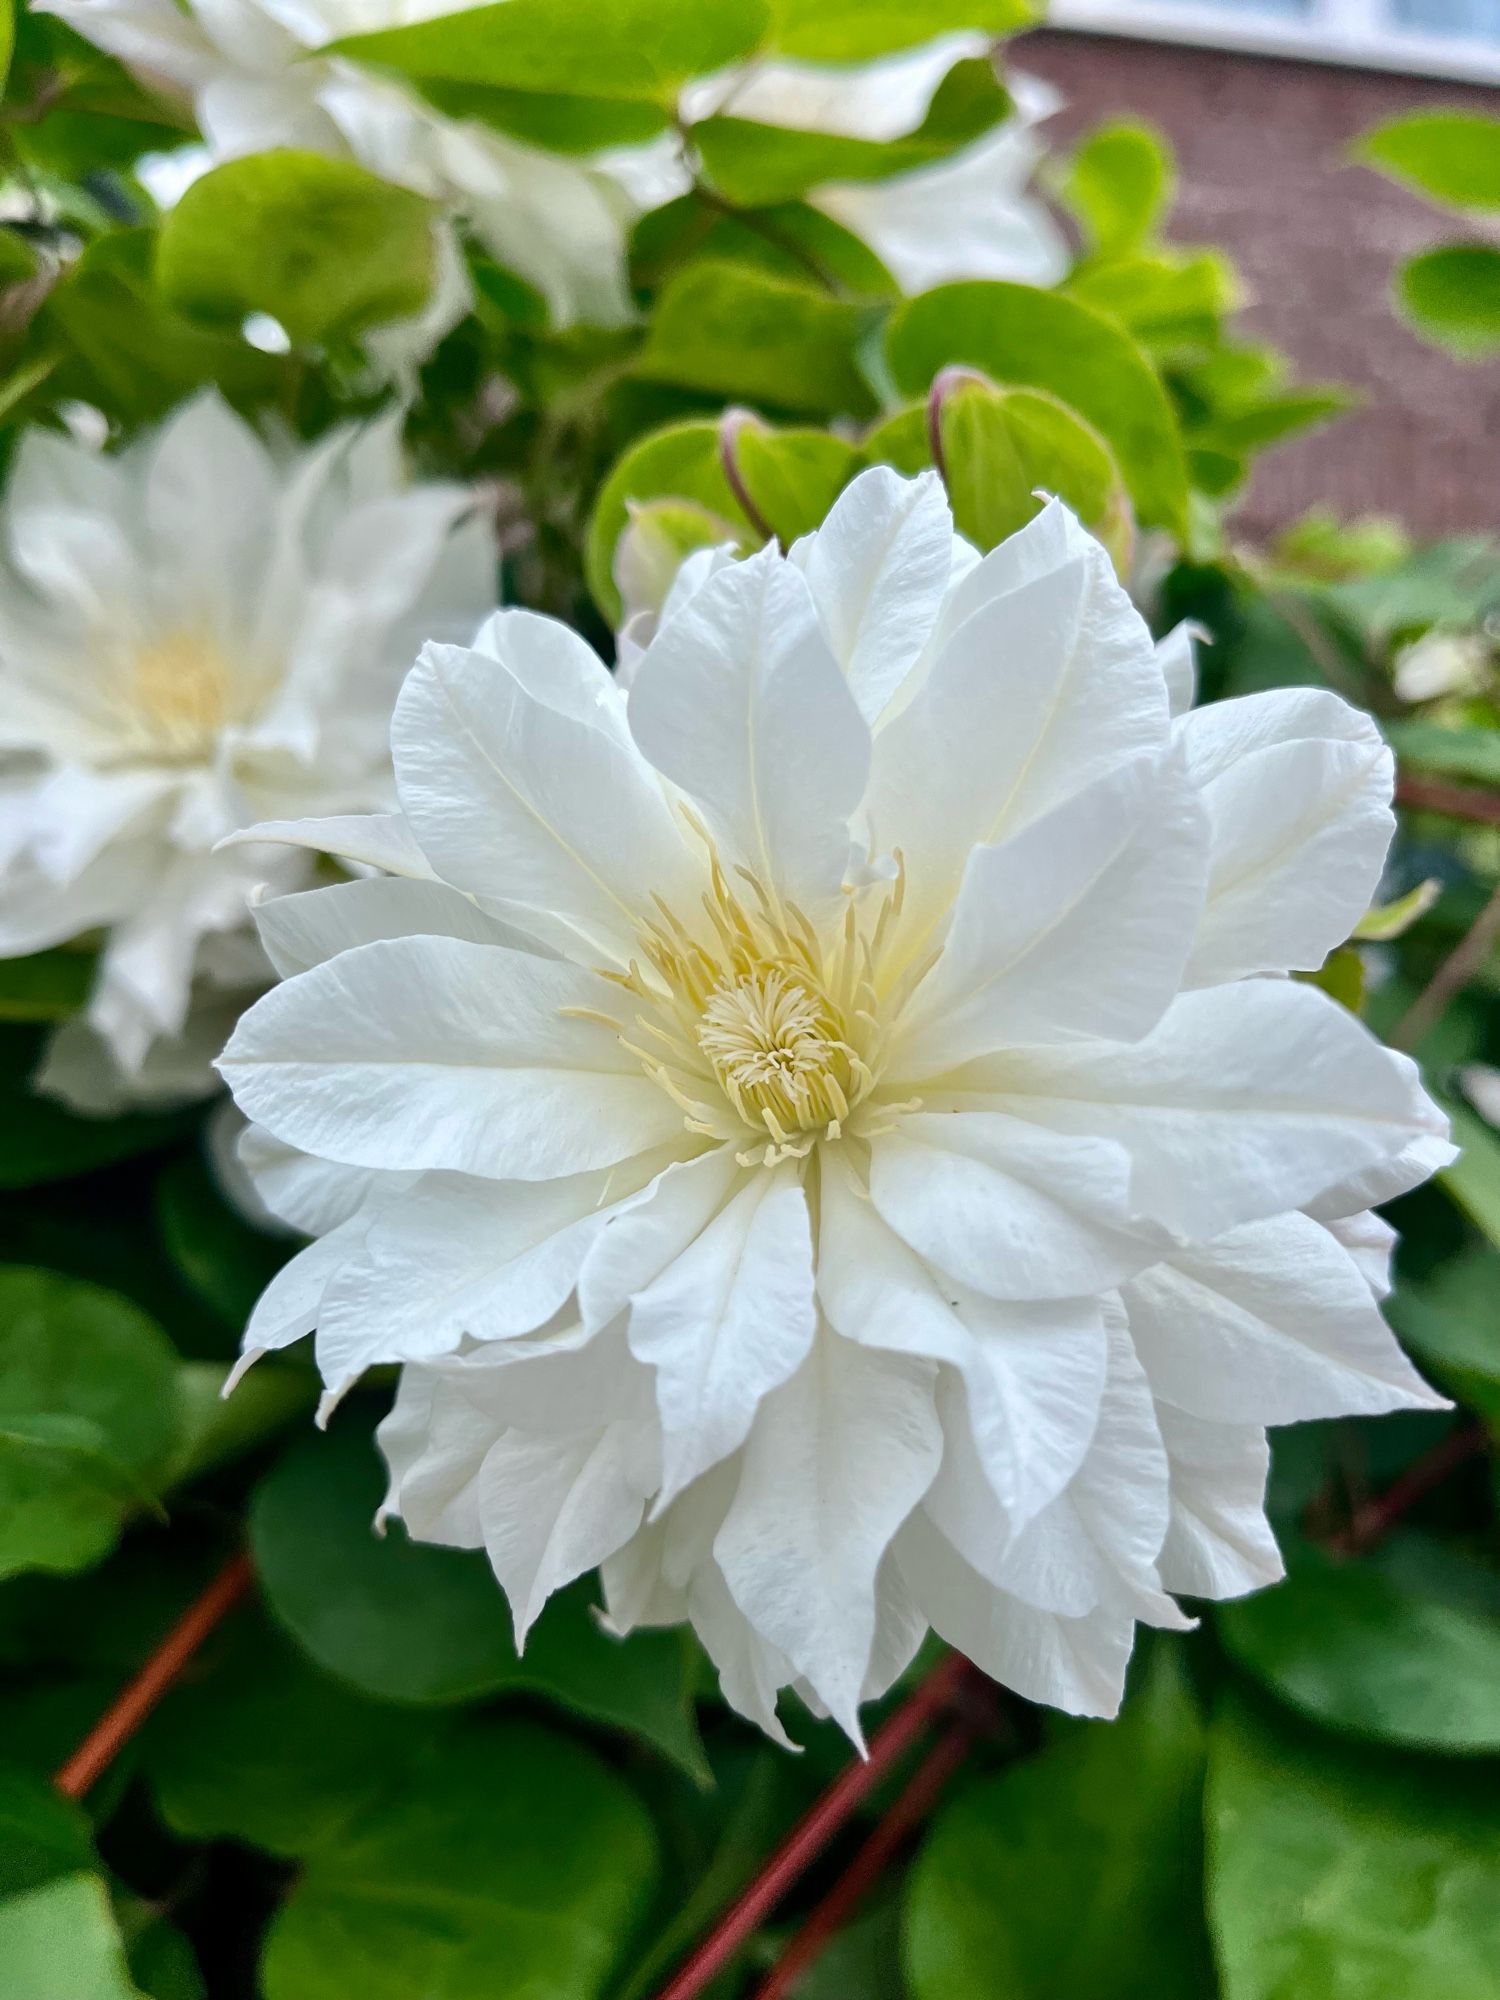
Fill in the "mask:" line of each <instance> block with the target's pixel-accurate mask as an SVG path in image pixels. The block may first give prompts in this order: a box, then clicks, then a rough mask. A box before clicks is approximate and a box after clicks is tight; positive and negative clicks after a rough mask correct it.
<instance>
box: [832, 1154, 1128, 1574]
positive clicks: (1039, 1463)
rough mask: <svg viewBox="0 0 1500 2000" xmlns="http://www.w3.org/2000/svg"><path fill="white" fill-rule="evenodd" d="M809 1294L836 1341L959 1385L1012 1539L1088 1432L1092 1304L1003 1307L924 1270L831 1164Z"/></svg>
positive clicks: (1051, 1493) (1094, 1340) (1073, 1466)
mask: <svg viewBox="0 0 1500 2000" xmlns="http://www.w3.org/2000/svg"><path fill="white" fill-rule="evenodd" d="M818 1295H819V1297H820V1298H821V1300H822V1302H823V1309H824V1311H825V1313H826V1314H827V1316H828V1319H829V1321H830V1323H831V1324H832V1325H833V1326H834V1327H835V1328H837V1330H838V1331H839V1332H840V1333H841V1334H843V1335H844V1336H845V1337H846V1338H847V1339H849V1340H854V1341H859V1342H861V1343H863V1344H864V1345H866V1346H870V1347H877V1348H884V1349H888V1350H889V1351H891V1352H893V1353H897V1354H907V1355H914V1356H925V1357H926V1358H927V1359H929V1360H932V1361H939V1362H942V1363H944V1364H945V1366H947V1367H949V1368H951V1369H953V1370H954V1371H955V1374H956V1375H957V1377H958V1378H959V1379H961V1380H962V1383H963V1389H964V1399H965V1404H966V1411H967V1414H966V1419H965V1421H966V1428H967V1430H968V1432H969V1433H970V1434H971V1435H972V1438H973V1442H974V1447H975V1452H976V1457H977V1463H978V1465H979V1466H980V1467H981V1468H982V1474H983V1477H984V1478H985V1480H986V1481H987V1482H988V1485H989V1487H990V1489H991V1491H992V1492H993V1494H994V1496H995V1501H996V1503H997V1505H998V1506H999V1508H1000V1509H1001V1510H1002V1523H1003V1528H1004V1531H1005V1533H1006V1535H1009V1534H1013V1533H1014V1532H1015V1531H1016V1530H1017V1529H1018V1528H1020V1527H1021V1526H1023V1525H1024V1523H1025V1522H1027V1521H1029V1520H1030V1519H1032V1517H1033V1516H1034V1515H1036V1514H1037V1513H1039V1512H1040V1511H1041V1509H1042V1508H1043V1507H1045V1506H1046V1505H1047V1503H1048V1502H1049V1501H1050V1500H1052V1499H1053V1498H1054V1497H1055V1496H1056V1495H1057V1494H1058V1493H1060V1492H1061V1491H1062V1489H1063V1487H1064V1486H1066V1484H1067V1483H1068V1481H1069V1479H1071V1478H1072V1476H1073V1474H1074V1473H1075V1472H1076V1471H1077V1469H1078V1467H1079V1465H1080V1464H1081V1463H1082V1461H1083V1457H1084V1454H1085V1453H1086V1451H1087V1450H1088V1446H1089V1440H1090V1438H1091V1437H1092V1436H1093V1432H1094V1425H1095V1421H1096V1418H1097V1415H1098V1410H1099V1399H1100V1396H1101V1395H1102V1393H1103V1389H1104V1380H1105V1368H1106V1359H1107V1349H1106V1342H1105V1335H1104V1328H1103V1323H1102V1321H1101V1319H1100V1315H1099V1308H1098V1306H1097V1304H1096V1303H1095V1301H1094V1300H1092V1299H1070V1300H1066V1301H1064V1302H1062V1303H1060V1304H1056V1305H1051V1304H1040V1305H1027V1306H1024V1307H1019V1306H1006V1305H1000V1304H997V1303H996V1302H995V1301H994V1300H990V1299H984V1298H980V1297H979V1296H978V1295H977V1294H975V1293H973V1292H969V1291H966V1290H964V1289H963V1288H961V1287H959V1286H958V1285H955V1284H954V1283H953V1282H952V1281H951V1280H944V1279H943V1278H942V1277H941V1276H940V1275H939V1274H938V1273H937V1272H934V1271H933V1270H932V1269H931V1268H930V1267H929V1266H927V1265H926V1264H924V1263H923V1262H922V1261H921V1259H920V1258H919V1257H917V1256H916V1255H915V1254H914V1253H913V1252H912V1251H911V1250H909V1249H908V1248H907V1246H906V1245H905V1244H904V1243H903V1242H902V1241H901V1240H900V1238H899V1237H898V1236H897V1235H895V1233H894V1232H893V1231H892V1230H890V1229H888V1228H887V1227H886V1226H885V1224H884V1223H883V1222H882V1220H881V1218H880V1216H879V1215H878V1214H877V1213H876V1211H875V1209H874V1208H873V1207H872V1205H871V1204H870V1203H869V1202H868V1201H867V1200H865V1199H864V1198H863V1197H862V1196H861V1195H860V1193H859V1191H858V1190H857V1188H856V1187H855V1186H854V1185H853V1183H852V1182H851V1180H850V1179H849V1177H848V1175H847V1174H845V1173H841V1172H840V1171H839V1170H838V1168H837V1166H836V1165H835V1163H833V1162H832V1161H830V1162H828V1163H827V1164H826V1167H825V1172H824V1174H823V1180H822V1203H821V1215H820V1222H819V1234H818Z"/></svg>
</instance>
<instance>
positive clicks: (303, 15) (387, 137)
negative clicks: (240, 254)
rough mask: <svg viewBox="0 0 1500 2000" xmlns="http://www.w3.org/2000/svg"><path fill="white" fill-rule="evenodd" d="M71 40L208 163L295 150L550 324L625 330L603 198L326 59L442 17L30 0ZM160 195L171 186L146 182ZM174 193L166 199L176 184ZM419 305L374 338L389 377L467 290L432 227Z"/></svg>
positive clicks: (407, 11)
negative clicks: (188, 124) (513, 285)
mask: <svg viewBox="0 0 1500 2000" xmlns="http://www.w3.org/2000/svg"><path fill="white" fill-rule="evenodd" d="M42 4H43V11H45V12H49V13H54V14H57V15H58V16H59V17H60V18H61V19H62V20H64V21H66V22H67V24H68V26H69V27H71V28H73V29H75V30H76V31H77V32H78V33H79V34H80V35H83V36H86V37H87V39H88V40H89V41H91V42H93V43H95V44H96V45H97V46H98V47H99V48H102V49H105V50H107V51H108V53H109V54H110V55H113V56H115V57H117V58H118V59H119V60H120V61H121V62H123V63H125V64H126V65H127V66H128V67H129V68H130V69H132V70H134V71H135V72H136V73H137V74H138V75H140V76H141V77H143V78H145V79H146V80H147V81H149V82H153V83H155V84H156V85H157V86H158V87H165V88H166V89H167V90H168V91H169V92H170V93H172V94H175V95H177V96H179V97H181V98H182V99H183V100H184V101H185V102H186V104H187V105H188V106H189V108H190V109H191V111H192V113H193V116H194V118H195V119H196V121H197V124H198V127H199V130H200V131H201V132H202V134H203V138H204V140H205V142H206V145H207V148H208V151H209V153H210V155H211V157H212V159H213V160H214V161H215V162H216V163H217V162H218V161H221V160H229V159H234V158H237V157H238V156H240V155H241V154H245V153H259V152H265V151H269V150H270V149H272V148H274V147H282V146H288V147H295V148H299V149H302V150H304V151H309V152H315V153H327V154H331V155H333V156H335V157H338V158H352V159H355V160H358V161H359V162H360V163H361V164H362V165H363V166H366V167H368V168H369V169H370V170H371V172H373V173H376V174H379V175H380V176H381V177H382V178H383V179H386V180H390V181H395V182H399V183H400V184H401V185H402V186H405V187H410V188H413V189H415V190H416V192H417V193H419V194H424V195H427V196H429V197H431V198H432V199H434V200H436V201H438V202H441V203H443V204H444V205H445V206H446V207H447V208H449V209H451V210H452V211H454V212H455V213H457V214H458V215H460V216H462V218H463V219H464V220H465V221H466V222H467V223H468V224H469V226H470V227H471V228H472V229H473V231H474V233H475V235H476V236H477V237H478V238H479V240H480V241H481V242H482V243H483V244H484V245H485V247H486V248H487V249H488V250H489V251H490V252H491V253H492V254H493V255H494V256H495V257H496V258H498V259H499V260H500V262H501V263H503V264H505V265H506V266H507V267H508V268H510V269H512V270H514V271H516V272H518V273H519V274H520V276H522V277H523V278H525V279H526V280H527V281H528V282H529V283H531V284H533V285H535V286H536V288H537V289H538V291H540V292H541V293H542V294H543V296H544V297H545V298H546V300H547V302H548V305H549V307H550V308H551V310H552V312H553V315H554V316H555V318H556V319H557V320H558V321H560V322H561V323H564V324H566V323H568V322H569V321H572V320H575V319H586V320H590V321H595V322H599V323H601V324H609V323H613V322H616V321H619V320H622V319H624V318H626V317H627V316H628V313H629V301H628V295H627V291H626V286H625V270H624V236H625V228H626V226H627V224H628V221H629V219H630V211H629V205H628V203H627V202H626V201H625V200H624V198H623V197H622V194H621V190H620V187H619V185H618V183H617V182H616V181H615V180H614V179H612V178H611V177H610V176H607V175H604V174H601V173H599V172H597V171H596V170H595V169H594V168H593V167H591V166H590V165H589V164H587V163H586V162H583V161H579V160H574V159H569V158H564V157H562V156H560V155H558V154H554V153H546V152H541V151H539V150H538V149H537V148H536V147H533V146H526V145H523V144H521V143H520V142H519V141H518V140H514V139H511V138H508V137H507V136H506V135H505V134H503V133H500V132H497V131H494V130H493V129H491V128H490V127H488V126H481V125H477V124H473V123H469V122H465V121H459V120H455V119H452V118H446V117H443V116H442V115H441V114H440V113H438V112H437V111H435V110H433V109H432V108H431V107H430V106H428V105H426V104H424V103H423V102H422V101H421V100H420V99H419V98H418V97H416V96H415V95H414V94H413V93H411V92H409V91H407V90H405V89H403V88H402V87H401V86H400V85H399V84H398V83H395V82H392V81H389V80H388V79H386V78H383V77H378V76H375V75H373V74H372V73H371V72H370V71H368V70H365V69H362V68H360V67H358V66H357V65H356V64H353V63H350V62H347V61H344V60H343V59H341V58H339V57H336V56H327V57H318V56H310V55H309V53H308V52H309V51H310V50H316V49H318V48H320V47H322V46H323V45H324V44H326V43H328V42H332V41H335V40H338V39H339V38H340V37H343V36H346V35H356V34H368V33H372V32H374V31H375V30H377V29H380V28H393V27H401V26H404V25H406V24H407V23H409V22H412V21H418V20H423V19H426V18H428V17H429V16H431V15H434V14H440V13H445V12H452V11H454V10H453V9H452V8H451V7H444V6H441V5H425V6H424V5H422V4H420V0H419V3H418V4H415V5H414V4H411V0H182V4H181V5H179V4H178V0H42ZM153 181H154V185H155V186H156V188H157V189H158V190H159V192H160V193H162V194H167V195H176V194H180V192H181V191H182V185H186V181H185V180H182V178H181V177H180V176H176V177H174V176H173V175H172V174H171V173H170V171H169V169H168V168H167V167H165V166H158V167H157V168H156V169H155V170H153ZM179 182H181V184H179ZM439 234H440V238H441V241H440V243H439V246H438V267H437V278H436V283H435V286H434V292H433V296H432V298H431V300H430V301H429V303H428V306H427V308H426V309H425V310H424V312H423V313H422V314H421V315H419V316H418V318H417V319H416V321H415V322H414V323H412V325H411V327H410V328H409V329H408V330H407V331H406V333H405V337H404V338H403V337H402V336H400V335H398V334H397V333H396V332H395V331H394V330H392V331H388V332H387V333H386V334H385V336H384V340H385V358H386V359H387V360H388V361H389V362H390V364H391V365H392V366H394V367H399V366H401V365H402V364H409V363H410V362H411V361H413V360H420V359H421V358H422V357H423V355H424V354H425V353H426V352H427V351H429V350H430V349H431V348H432V346H434V345H435V344H436V342H437V341H438V340H439V339H440V338H441V337H442V335H443V334H444V333H446V332H447V331H448V329H449V328H450V327H451V326H452V325H453V324H454V323H455V322H456V321H457V320H458V319H459V318H460V317H461V316H462V314H463V311H464V309H465V307H466V305H467V303H468V297H469V293H468V283H467V278H466V276H465V274H464V272H463V270H462V264H461V260H460V259H459V257H458V255H457V251H456V246H454V244H453V243H452V241H451V235H450V232H449V231H448V229H447V227H446V225H442V226H440V230H439Z"/></svg>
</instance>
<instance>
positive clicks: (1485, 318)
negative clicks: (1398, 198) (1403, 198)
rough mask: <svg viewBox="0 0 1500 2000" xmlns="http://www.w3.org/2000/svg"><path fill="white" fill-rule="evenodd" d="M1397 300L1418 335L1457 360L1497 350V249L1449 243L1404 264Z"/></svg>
mask: <svg viewBox="0 0 1500 2000" xmlns="http://www.w3.org/2000/svg"><path fill="white" fill-rule="evenodd" d="M1396 287H1397V296H1398V297H1399V299H1400V302H1401V305H1402V307H1403V309H1404V310H1405V312H1406V316H1407V318H1408V319H1410V321H1411V322H1412V324H1413V326H1415V327H1416V329H1417V331H1418V332H1419V333H1425V334H1426V335H1427V337H1428V338H1429V339H1430V340H1435V341H1438V342H1439V343H1440V344H1441V345H1442V346H1444V347H1446V348H1447V349H1448V350H1449V352H1450V353H1453V354H1456V355H1457V356H1458V357H1459V358H1460V359H1461V360H1466V361H1477V360H1479V359H1480V358H1481V357H1482V356H1484V355H1487V354H1491V353H1493V352H1494V350H1495V349H1496V348H1497V347H1500V250H1494V249H1491V248H1490V246H1489V245H1488V244H1487V243H1452V244H1448V245H1445V246H1444V247H1443V248H1442V249H1439V250H1427V251H1424V252H1423V253H1422V255H1421V256H1420V257H1413V258H1412V259H1411V260H1410V262H1409V263H1406V264H1403V265H1402V267H1401V270H1400V271H1399V273H1398V274H1397V279H1396Z"/></svg>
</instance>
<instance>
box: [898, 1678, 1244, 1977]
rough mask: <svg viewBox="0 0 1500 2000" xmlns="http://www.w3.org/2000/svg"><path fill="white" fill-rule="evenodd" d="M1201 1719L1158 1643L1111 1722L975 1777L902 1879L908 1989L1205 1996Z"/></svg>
mask: <svg viewBox="0 0 1500 2000" xmlns="http://www.w3.org/2000/svg"><path fill="white" fill-rule="evenodd" d="M1202 1787H1203V1730H1202V1727H1201V1724H1200V1722H1199V1720H1198V1716H1197V1713H1196V1711H1195V1709H1194V1706H1193V1702H1192V1699H1191V1697H1190V1695H1189V1694H1188V1691H1187V1688H1186V1685H1185V1682H1184V1680H1183V1677H1182V1671H1181V1665H1180V1661H1179V1658H1178V1656H1177V1654H1176V1653H1175V1652H1173V1651H1171V1650H1169V1649H1168V1648H1167V1647H1165V1646H1163V1647H1161V1648H1159V1649H1158V1650H1157V1652H1156V1653H1155V1654H1154V1656H1153V1657H1152V1659H1151V1660H1150V1661H1149V1662H1148V1663H1147V1670H1146V1672H1145V1674H1144V1676H1143V1677H1142V1682H1141V1685H1140V1686H1138V1687H1137V1688H1136V1689H1135V1691H1134V1693H1133V1694H1132V1696H1131V1698H1130V1700H1129V1701H1128V1702H1127V1705H1126V1708H1125V1710H1124V1713H1123V1715H1122V1716H1121V1718H1120V1720H1119V1721H1118V1722H1114V1723H1087V1724H1084V1725H1082V1726H1081V1727H1079V1728H1077V1729H1076V1730H1072V1731H1070V1732H1069V1733H1068V1734H1067V1735H1066V1736H1065V1737H1064V1738H1063V1739H1062V1740H1061V1741H1059V1742H1058V1743H1056V1744H1055V1745H1054V1746H1053V1747H1052V1748H1050V1749H1048V1750H1044V1751H1043V1752H1042V1753H1041V1754H1040V1755H1038V1756H1035V1757H1031V1758H1028V1759H1027V1760H1026V1761H1025V1762H1024V1763H1021V1764H1018V1765H1016V1766H1015V1768H1014V1769H1012V1770H1009V1771H1004V1772H1002V1773H1001V1774H1000V1775H999V1776H998V1777H994V1778H986V1779H983V1780H981V1781H980V1782H979V1783H978V1784H975V1785H972V1786H971V1787H969V1788H968V1789H967V1790H965V1791H964V1792H963V1793H961V1794H960V1796H958V1797H957V1798H955V1799H954V1800H953V1802H952V1803H951V1804H949V1805H946V1806H944V1807H943V1808H942V1809H941V1810H940V1811H939V1814H938V1817H937V1819H936V1822H935V1823H934V1825H933V1829H932V1832H931V1834H930V1835H929V1837H928V1840H927V1843H926V1845H925V1846H924V1847H923V1849H922V1852H921V1854H920V1855H919V1856H918V1858H917V1861H916V1863H915V1865H914V1866H913V1869H912V1872H911V1875H910V1878H909V1881H908V1886H907V1892H906V1971H907V1980H908V1984H909V1986H910V1988H911V1993H912V2000H1051V1996H1052V1995H1054V1994H1056V1995H1062V1994H1069V1995H1072V1994H1078V1995H1080V1996H1083V1995H1087V1996H1088V2000H1140V1996H1141V1995H1142V1994H1146V1993H1149V1994H1151V1996H1152V2000H1203V1996H1204V1994H1205V1993H1206V1992H1207V1990H1208V1986H1209V1980H1208V1968H1207V1943H1206V1940H1205V1938H1204V1935H1203V1923H1202V1913H1201V1905H1200V1889H1199V1869H1200V1858H1201V1841H1202V1832H1201V1800H1202Z"/></svg>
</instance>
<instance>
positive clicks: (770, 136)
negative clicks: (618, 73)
mask: <svg viewBox="0 0 1500 2000" xmlns="http://www.w3.org/2000/svg"><path fill="white" fill-rule="evenodd" d="M1010 110H1011V99H1010V94H1009V92H1008V91H1007V90H1006V89H1005V86H1004V85H1003V84H1002V83H1001V81H1000V79H999V77H998V76H997V74H996V72H995V69H994V65H993V64H992V63H989V62H985V61H982V60H975V59H969V60H965V61H961V62H958V63H955V65H954V67H953V68H952V69H951V70H950V71H949V73H948V75H947V76H946V77H945V78H944V79H943V81H942V83H940V84H939V86H938V88H937V90H936V92H935V93H934V95H933V98H932V102H931V104H930V106H929V108H928V111H927V115H926V116H925V118H924V119H923V121H922V123H921V125H920V126H918V127H917V128H916V130H915V131H912V132H909V133H907V134H906V135H905V136H903V137H900V138H892V139H855V138H850V137H849V136H848V135H847V134H845V133H840V132H810V131H804V130H802V129H801V128H799V127H796V126H790V125H760V124H757V123H756V122H755V121H754V120H753V119H749V118H736V117H733V116H722V117H713V118H704V119H701V120H700V121H699V122H698V123H697V124H696V125H694V126H693V128H692V141H693V145H694V146H695V147H696V149H697V151H698V156H699V158H700V160H701V161H702V164H703V169H704V173H705V175H706V177H707V178H708V180H710V181H711V182H712V183H713V185H714V186H715V187H717V188H718V190H719V191H720V193H721V194H724V195H726V196H727V197H728V198H729V200H731V201H733V202H737V203H739V204H740V205H741V206H745V207H752V208H754V207H762V206H767V205H770V204H773V203H776V202H783V201H790V200H792V199H793V198H794V197H795V196H797V195H801V194H804V193H806V192H807V190H808V189H809V188H815V187H819V186H822V185H826V184H827V183H828V182H830V181H877V180H888V179H890V177H891V176H892V175H893V174H906V173H912V172H915V171H916V170H917V169H918V168H920V167H926V166H931V165H933V163H934V162H936V161H938V160H944V159H947V158H948V157H949V156H950V155H951V154H952V153H953V152H955V151H956V150H957V149H958V148H960V147H962V146H967V145H970V144H972V142H973V141H974V140H975V139H978V138H980V137H981V136H982V135H983V134H984V133H985V132H987V131H989V130H990V129H991V128H992V127H993V126H995V125H997V124H998V123H999V122H1000V120H1001V119H1003V118H1005V117H1006V116H1007V115H1008V113H1009V112H1010Z"/></svg>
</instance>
